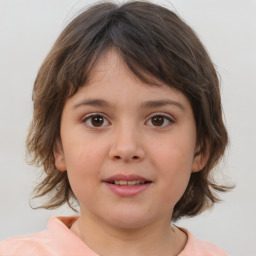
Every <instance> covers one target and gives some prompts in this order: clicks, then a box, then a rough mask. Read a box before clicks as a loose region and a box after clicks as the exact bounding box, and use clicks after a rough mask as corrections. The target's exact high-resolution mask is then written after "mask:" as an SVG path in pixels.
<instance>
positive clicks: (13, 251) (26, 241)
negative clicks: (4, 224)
mask: <svg viewBox="0 0 256 256" xmlns="http://www.w3.org/2000/svg"><path fill="white" fill-rule="evenodd" d="M77 218H78V216H71V217H52V218H50V220H49V222H48V225H47V229H46V230H44V231H42V232H39V233H36V234H31V235H26V236H19V237H14V238H9V239H7V240H4V241H2V242H0V256H35V255H36V256H80V255H81V256H99V255H98V254H96V253H95V252H93V251H92V250H91V249H90V248H89V247H87V245H86V244H85V243H84V242H83V241H82V240H81V239H80V238H79V237H78V236H77V235H75V234H74V233H73V232H72V231H71V230H70V229H69V227H70V226H71V225H72V223H73V222H74V221H75V220H76V219H77ZM182 230H183V231H184V232H186V234H187V236H188V241H187V244H186V246H185V248H184V250H183V251H182V252H181V253H180V254H179V255H178V256H217V255H218V256H227V254H226V253H225V252H223V250H222V249H220V248H219V247H217V246H216V245H214V244H212V243H209V242H205V241H202V240H199V239H197V238H195V237H194V236H193V235H192V234H191V233H190V232H188V231H187V230H186V229H182Z"/></svg>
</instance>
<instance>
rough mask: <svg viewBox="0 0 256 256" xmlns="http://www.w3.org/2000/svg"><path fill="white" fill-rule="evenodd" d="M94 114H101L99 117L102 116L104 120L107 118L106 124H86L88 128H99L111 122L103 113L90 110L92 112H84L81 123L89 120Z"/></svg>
mask: <svg viewBox="0 0 256 256" xmlns="http://www.w3.org/2000/svg"><path fill="white" fill-rule="evenodd" d="M95 116H101V117H103V118H104V119H105V120H107V122H108V124H107V125H103V126H99V127H96V126H92V125H87V126H89V127H90V128H96V129H99V128H102V127H106V126H108V125H109V124H111V123H110V121H109V118H108V117H106V115H105V114H103V113H100V112H92V113H89V114H86V115H85V116H83V118H82V120H81V122H82V123H86V122H87V121H88V120H89V118H92V117H95Z"/></svg>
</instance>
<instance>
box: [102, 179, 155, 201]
mask: <svg viewBox="0 0 256 256" xmlns="http://www.w3.org/2000/svg"><path fill="white" fill-rule="evenodd" d="M105 184H106V185H107V187H108V188H109V189H110V190H111V191H112V192H114V193H115V194H117V195H119V196H123V197H132V196H136V195H138V194H140V193H142V192H143V191H145V190H146V189H148V188H149V187H150V186H151V184H152V183H151V182H149V183H145V184H140V185H135V186H119V185H115V184H112V183H107V182H105Z"/></svg>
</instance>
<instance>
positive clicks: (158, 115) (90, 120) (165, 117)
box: [82, 113, 174, 128]
mask: <svg viewBox="0 0 256 256" xmlns="http://www.w3.org/2000/svg"><path fill="white" fill-rule="evenodd" d="M94 117H99V118H102V119H103V124H102V125H99V126H95V125H93V124H92V118H94ZM156 117H157V118H163V122H164V123H163V124H165V123H166V121H167V122H168V124H165V125H160V126H157V125H154V124H152V119H153V118H156ZM82 122H83V123H86V124H87V126H89V127H90V128H102V127H105V126H107V125H109V124H110V122H109V121H108V119H107V118H106V117H105V116H104V115H102V114H101V113H91V114H89V115H87V116H85V118H83V120H82ZM88 122H90V123H88ZM106 122H107V124H106ZM148 122H151V125H150V126H152V127H156V128H166V127H169V126H170V125H171V124H173V123H174V120H173V118H171V117H170V116H169V115H168V116H167V115H164V114H160V113H159V114H157V113H156V114H154V115H152V116H151V117H150V118H149V119H148V120H147V121H146V122H145V123H146V124H147V123H148ZM104 123H105V124H104Z"/></svg>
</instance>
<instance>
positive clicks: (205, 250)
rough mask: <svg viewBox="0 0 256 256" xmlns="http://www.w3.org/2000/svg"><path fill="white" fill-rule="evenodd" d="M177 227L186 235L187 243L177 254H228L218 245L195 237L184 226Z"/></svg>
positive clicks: (204, 255) (184, 255)
mask: <svg viewBox="0 0 256 256" xmlns="http://www.w3.org/2000/svg"><path fill="white" fill-rule="evenodd" d="M179 229H180V230H182V231H183V232H185V233H186V234H187V237H188V240H187V244H186V246H185V248H184V249H183V251H182V252H181V253H180V254H179V256H228V254H227V253H225V252H224V251H223V250H222V249H221V248H220V247H219V246H217V245H215V244H213V243H210V242H207V241H203V240H200V239H198V238H196V237H195V236H194V235H192V234H191V233H190V232H189V231H188V230H186V229H184V228H179Z"/></svg>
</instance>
